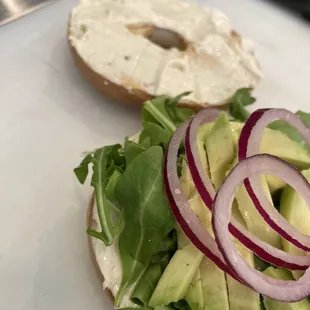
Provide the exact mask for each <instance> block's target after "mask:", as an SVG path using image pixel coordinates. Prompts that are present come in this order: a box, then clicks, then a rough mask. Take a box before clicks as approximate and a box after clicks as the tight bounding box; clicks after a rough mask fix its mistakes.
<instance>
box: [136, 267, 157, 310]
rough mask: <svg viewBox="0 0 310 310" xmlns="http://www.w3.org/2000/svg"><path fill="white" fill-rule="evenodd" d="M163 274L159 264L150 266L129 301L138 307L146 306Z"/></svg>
mask: <svg viewBox="0 0 310 310" xmlns="http://www.w3.org/2000/svg"><path fill="white" fill-rule="evenodd" d="M162 274H163V272H162V268H161V265H160V264H151V265H150V266H149V267H148V268H147V269H146V271H145V273H144V274H143V276H142V277H141V279H140V281H139V282H138V284H137V285H136V287H135V289H134V291H133V293H132V295H131V301H132V302H134V303H135V304H138V305H143V306H147V305H148V304H149V300H150V299H151V296H152V294H153V292H154V290H155V288H156V285H157V283H158V281H159V279H160V278H161V276H162Z"/></svg>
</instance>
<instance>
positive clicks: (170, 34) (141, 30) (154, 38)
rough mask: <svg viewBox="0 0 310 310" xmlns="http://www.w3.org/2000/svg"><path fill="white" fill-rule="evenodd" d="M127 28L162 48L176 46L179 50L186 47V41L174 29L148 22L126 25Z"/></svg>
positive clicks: (183, 49)
mask: <svg viewBox="0 0 310 310" xmlns="http://www.w3.org/2000/svg"><path fill="white" fill-rule="evenodd" d="M127 28H128V30H129V31H130V32H131V33H133V34H135V35H140V36H143V37H145V38H146V39H148V40H149V41H150V42H152V43H154V44H155V45H157V46H160V47H161V48H163V49H167V50H169V49H171V48H176V49H178V50H180V51H185V50H186V49H187V43H186V41H185V40H184V38H183V37H182V36H181V35H179V34H178V33H177V32H175V31H172V30H169V29H166V28H159V27H156V26H154V25H148V24H142V25H128V26H127Z"/></svg>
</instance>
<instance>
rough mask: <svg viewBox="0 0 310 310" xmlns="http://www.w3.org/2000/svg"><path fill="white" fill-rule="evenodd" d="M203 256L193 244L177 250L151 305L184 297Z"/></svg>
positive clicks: (166, 302)
mask: <svg viewBox="0 0 310 310" xmlns="http://www.w3.org/2000/svg"><path fill="white" fill-rule="evenodd" d="M202 258H203V254H202V253H201V252H200V251H199V250H198V249H197V248H196V247H195V246H194V245H193V244H188V245H187V246H185V247H184V248H183V249H182V250H177V251H176V253H175V254H174V255H173V257H172V259H171V260H170V262H169V264H168V266H167V267H166V269H165V271H164V273H163V275H162V277H161V278H160V280H159V282H158V284H157V286H156V288H155V290H154V292H153V295H152V297H151V299H150V302H149V306H150V307H157V306H164V305H169V304H170V303H171V302H177V301H179V300H181V299H183V298H184V297H185V295H186V293H187V291H188V289H189V287H190V284H191V282H192V280H193V278H194V275H195V274H196V272H197V269H198V268H199V265H200V263H201V261H202Z"/></svg>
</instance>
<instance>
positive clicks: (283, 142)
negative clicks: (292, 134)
mask: <svg viewBox="0 0 310 310" xmlns="http://www.w3.org/2000/svg"><path fill="white" fill-rule="evenodd" d="M260 152H261V153H267V154H271V155H274V156H277V157H280V158H282V159H283V160H285V161H287V162H288V163H290V164H292V165H294V166H296V167H297V168H299V169H306V168H309V167H310V154H309V153H308V152H307V151H306V150H305V149H304V148H303V147H301V145H300V144H299V143H297V142H295V141H293V140H291V139H290V138H289V137H288V136H287V135H285V134H284V133H282V132H281V131H278V130H273V129H269V128H266V129H265V130H264V133H263V139H262V142H261V146H260Z"/></svg>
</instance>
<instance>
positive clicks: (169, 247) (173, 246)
mask: <svg viewBox="0 0 310 310" xmlns="http://www.w3.org/2000/svg"><path fill="white" fill-rule="evenodd" d="M176 250H177V235H176V231H175V230H172V231H171V232H170V233H169V234H168V235H167V237H166V238H165V239H163V240H162V241H161V243H160V244H159V247H158V249H157V250H156V252H155V254H159V253H163V252H165V253H166V252H175V251H176Z"/></svg>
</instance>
